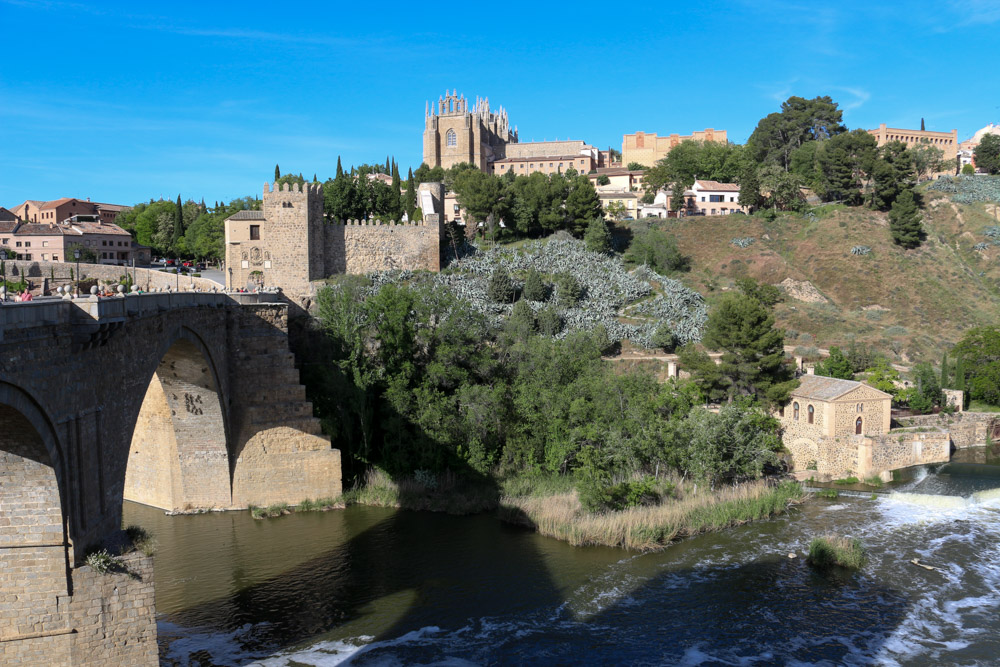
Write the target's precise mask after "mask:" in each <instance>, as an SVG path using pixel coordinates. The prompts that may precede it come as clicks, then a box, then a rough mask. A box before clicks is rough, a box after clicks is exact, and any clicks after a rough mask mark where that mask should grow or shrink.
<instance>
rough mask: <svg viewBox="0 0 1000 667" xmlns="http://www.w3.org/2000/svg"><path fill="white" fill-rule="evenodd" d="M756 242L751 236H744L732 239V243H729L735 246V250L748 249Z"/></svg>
mask: <svg viewBox="0 0 1000 667" xmlns="http://www.w3.org/2000/svg"><path fill="white" fill-rule="evenodd" d="M756 240H757V239H755V238H754V237H752V236H744V237H741V238H738V239H733V240H732V241H730V243H731V244H733V245H734V246H736V247H737V248H749V247H750V246H751V245H753V242H754V241H756Z"/></svg>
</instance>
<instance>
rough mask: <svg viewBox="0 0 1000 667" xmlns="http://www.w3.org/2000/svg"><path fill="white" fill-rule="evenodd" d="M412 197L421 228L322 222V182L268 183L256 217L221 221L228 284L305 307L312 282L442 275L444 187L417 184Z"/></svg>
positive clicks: (242, 214) (247, 213) (251, 213)
mask: <svg viewBox="0 0 1000 667" xmlns="http://www.w3.org/2000/svg"><path fill="white" fill-rule="evenodd" d="M417 196H418V202H419V204H420V207H421V210H422V212H423V220H422V221H420V222H409V223H400V224H397V223H395V222H392V221H385V222H383V221H380V220H347V221H334V220H330V221H327V220H326V219H325V218H324V215H323V185H322V184H320V183H298V184H296V183H283V184H281V185H280V186H279V185H278V184H277V183H275V184H274V186H273V187H272V186H271V185H270V184H269V183H265V184H264V194H263V207H262V209H261V210H260V211H239V212H238V213H236V214H234V215H232V216H230V217H229V218H227V219H226V221H225V254H226V267H227V271H228V274H229V275H228V277H227V283H228V286H229V287H230V288H244V287H246V288H251V289H252V288H254V287H280V288H281V289H282V291H284V292H285V294H286V295H288V296H289V297H290V298H292V299H293V300H295V301H299V302H302V301H303V300H304V299H307V298H308V297H309V296H310V295H311V294H312V285H311V283H312V282H313V281H316V280H322V279H323V278H326V277H328V276H330V275H333V274H337V273H368V272H370V271H382V270H389V269H425V270H428V271H439V270H440V269H441V253H440V246H441V218H442V216H441V211H442V207H443V203H444V186H442V185H441V184H440V183H421V184H420V189H419V191H418V193H417Z"/></svg>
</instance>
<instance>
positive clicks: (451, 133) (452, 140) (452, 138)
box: [444, 130, 458, 146]
mask: <svg viewBox="0 0 1000 667" xmlns="http://www.w3.org/2000/svg"><path fill="white" fill-rule="evenodd" d="M444 136H445V143H446V144H447V145H448V146H457V145H458V136H457V135H456V134H455V130H448V134H446V135H444Z"/></svg>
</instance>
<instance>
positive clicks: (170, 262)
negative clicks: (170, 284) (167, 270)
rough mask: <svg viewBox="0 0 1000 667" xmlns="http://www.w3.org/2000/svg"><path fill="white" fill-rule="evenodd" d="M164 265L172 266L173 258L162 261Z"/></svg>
mask: <svg viewBox="0 0 1000 667" xmlns="http://www.w3.org/2000/svg"><path fill="white" fill-rule="evenodd" d="M164 266H174V260H172V259H168V260H167V261H166V262H165V263H164Z"/></svg>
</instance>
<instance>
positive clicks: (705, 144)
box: [643, 140, 744, 192]
mask: <svg viewBox="0 0 1000 667" xmlns="http://www.w3.org/2000/svg"><path fill="white" fill-rule="evenodd" d="M743 164H744V156H743V148H742V147H741V146H737V145H735V144H721V143H718V142H715V141H691V140H688V141H682V142H681V143H679V144H677V145H676V146H674V147H673V148H671V149H670V152H668V153H667V156H666V157H664V158H663V159H661V160H659V161H657V163H656V164H655V165H654V166H653V168H652V169H648V170H647V171H646V173H645V174H644V177H643V185H644V186H646V188H647V189H648V190H649V191H651V192H657V191H659V190H661V189H663V188H666V187H667V186H669V185H671V184H674V183H677V182H680V183H682V184H684V186H685V187H690V186H691V185H693V184H694V181H695V178H702V179H708V180H713V181H721V182H723V183H733V182H735V181H736V180H737V179H738V178H739V177H740V173H741V169H742V167H743Z"/></svg>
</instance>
